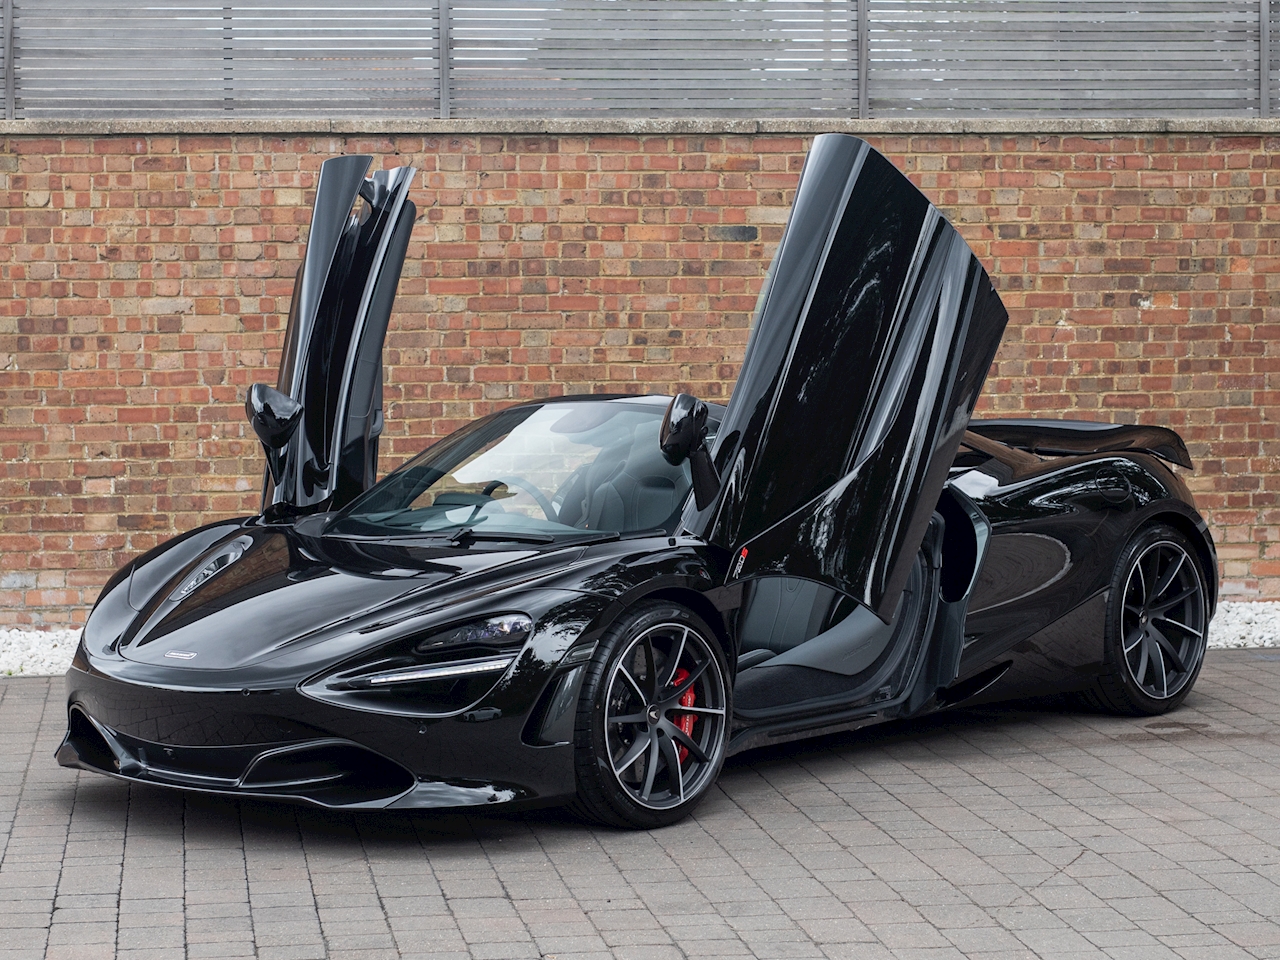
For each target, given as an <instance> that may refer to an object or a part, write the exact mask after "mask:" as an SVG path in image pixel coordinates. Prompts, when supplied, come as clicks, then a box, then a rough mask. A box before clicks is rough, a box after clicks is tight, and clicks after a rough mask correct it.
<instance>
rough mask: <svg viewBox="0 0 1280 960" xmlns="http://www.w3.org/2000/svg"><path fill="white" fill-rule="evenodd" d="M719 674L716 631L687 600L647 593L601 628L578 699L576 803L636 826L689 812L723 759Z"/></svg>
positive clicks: (725, 722)
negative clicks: (646, 599) (655, 598)
mask: <svg viewBox="0 0 1280 960" xmlns="http://www.w3.org/2000/svg"><path fill="white" fill-rule="evenodd" d="M727 678H728V670H727V668H726V666H725V659H724V652H723V651H722V650H721V648H720V644H719V643H718V642H717V641H716V639H715V635H714V634H713V633H712V631H711V629H710V628H709V627H708V626H707V625H706V623H705V622H703V620H702V619H701V618H700V617H698V616H697V615H696V614H695V613H693V612H692V611H690V610H688V609H686V608H685V607H682V606H679V605H677V604H672V603H646V604H643V605H641V606H639V607H637V608H636V609H635V610H634V611H632V612H631V613H629V614H627V615H626V616H624V617H623V618H622V620H620V621H619V622H618V623H616V624H614V626H612V627H611V628H610V629H609V630H607V631H606V632H605V634H604V636H603V637H601V639H600V643H599V645H598V646H597V647H596V652H595V655H594V656H593V657H592V660H591V664H590V665H589V667H588V668H587V675H586V678H585V679H584V681H583V684H582V698H581V700H580V701H579V705H578V717H577V728H576V732H575V740H574V743H575V750H574V754H575V763H576V767H577V780H578V799H577V803H576V807H577V809H578V811H579V812H580V813H582V814H584V815H586V816H588V817H590V818H591V819H594V820H598V821H600V822H602V823H607V824H610V825H613V826H619V827H631V828H635V829H649V828H652V827H661V826H666V825H667V824H671V823H675V822H676V821H678V820H680V819H682V818H684V817H685V816H687V815H688V814H689V812H690V811H691V810H692V809H693V808H694V807H695V806H697V804H698V803H699V802H700V801H701V800H702V799H703V798H704V797H705V796H706V795H707V793H708V792H709V791H710V790H711V788H712V786H713V785H714V784H715V782H716V778H717V777H718V776H719V775H720V768H721V766H722V765H723V763H724V754H725V745H726V743H727V741H728V730H729V718H730V710H731V708H730V697H731V692H730V688H729V685H728V682H727Z"/></svg>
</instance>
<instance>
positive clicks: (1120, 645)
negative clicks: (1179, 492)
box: [1092, 523, 1209, 717]
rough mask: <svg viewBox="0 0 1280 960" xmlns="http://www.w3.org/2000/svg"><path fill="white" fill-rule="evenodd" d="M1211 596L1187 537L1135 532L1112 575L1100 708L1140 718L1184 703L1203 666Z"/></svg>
mask: <svg viewBox="0 0 1280 960" xmlns="http://www.w3.org/2000/svg"><path fill="white" fill-rule="evenodd" d="M1153 580H1154V581H1155V582H1154V583H1152V581H1153ZM1208 596H1209V593H1208V589H1207V587H1206V584H1205V575H1204V571H1203V570H1202V569H1201V568H1200V562H1199V560H1198V559H1197V558H1196V552H1195V548H1194V547H1193V546H1192V544H1191V542H1190V541H1189V540H1188V539H1187V537H1186V536H1185V535H1184V534H1182V533H1181V532H1179V531H1178V530H1175V529H1174V528H1173V527H1170V526H1168V525H1167V524H1163V523H1154V524H1151V525H1149V526H1145V527H1143V528H1142V529H1140V530H1139V531H1138V532H1137V533H1135V534H1134V535H1133V538H1132V539H1131V540H1130V541H1129V543H1128V544H1126V546H1125V548H1124V550H1123V551H1121V553H1120V560H1119V562H1118V563H1117V564H1116V568H1115V572H1114V573H1113V574H1112V576H1111V591H1110V596H1109V597H1108V599H1107V623H1106V632H1105V636H1104V640H1103V642H1104V662H1103V669H1102V673H1101V675H1100V676H1099V678H1098V681H1097V685H1096V687H1095V688H1094V690H1093V691H1092V694H1093V698H1094V699H1095V700H1096V701H1097V705H1098V706H1100V707H1101V708H1102V709H1104V710H1107V711H1109V712H1111V713H1115V714H1120V715H1123V716H1134V717H1141V716H1156V715H1158V714H1161V713H1167V712H1168V711H1170V710H1172V709H1174V708H1175V707H1177V706H1178V705H1179V704H1180V703H1182V701H1183V700H1185V699H1186V698H1187V694H1189V693H1190V692H1191V688H1192V686H1194V684H1195V682H1196V677H1197V676H1199V675H1200V667H1201V666H1202V665H1203V664H1204V652H1205V647H1206V644H1207V643H1208V635H1209V606H1208Z"/></svg>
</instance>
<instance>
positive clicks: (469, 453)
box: [325, 397, 691, 543]
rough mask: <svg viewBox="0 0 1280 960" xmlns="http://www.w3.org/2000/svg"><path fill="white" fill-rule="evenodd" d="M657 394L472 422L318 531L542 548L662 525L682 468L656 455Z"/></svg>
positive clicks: (669, 518)
mask: <svg viewBox="0 0 1280 960" xmlns="http://www.w3.org/2000/svg"><path fill="white" fill-rule="evenodd" d="M666 409H667V400H666V398H663V397H653V398H635V399H627V400H584V401H568V402H559V403H548V404H543V405H540V406H520V407H513V408H511V409H509V410H504V411H502V412H500V413H496V414H493V415H491V416H488V417H484V418H482V419H480V420H477V421H476V422H475V423H472V424H470V425H468V426H466V427H464V428H462V429H461V430H459V431H457V432H456V433H453V434H451V435H450V436H448V437H446V438H445V439H443V440H441V441H439V442H438V443H436V444H434V445H433V446H431V447H429V448H428V449H427V450H425V451H424V452H423V453H421V454H419V455H418V456H417V457H414V458H413V459H412V460H410V461H409V462H408V463H406V464H404V465H403V466H401V467H400V468H399V469H397V470H395V471H394V472H392V473H390V474H388V475H387V476H386V477H385V478H384V479H383V480H382V481H381V482H379V483H378V484H376V485H375V486H373V487H372V488H370V489H369V490H368V491H366V492H365V493H364V494H363V495H362V496H360V497H359V498H357V499H356V500H355V501H354V502H352V503H351V505H350V506H348V507H347V508H346V509H345V510H343V511H342V512H341V513H340V514H339V515H338V516H337V517H335V518H334V519H333V521H332V522H331V523H330V524H329V526H328V528H327V529H326V531H325V533H326V534H327V535H333V536H345V537H403V536H416V537H422V536H435V535H439V536H445V537H453V538H458V539H462V538H474V539H492V540H500V539H514V540H527V541H529V542H535V543H536V542H548V543H549V542H553V541H556V540H560V539H562V538H566V537H574V536H579V537H580V536H582V535H583V533H584V532H585V531H592V532H597V531H598V532H607V533H618V534H627V533H638V532H640V531H650V530H655V529H658V528H664V529H665V528H668V527H672V526H673V525H674V523H675V521H676V519H677V517H678V514H679V511H680V509H681V507H682V506H683V505H684V500H685V496H686V495H687V494H688V492H689V487H690V483H691V481H690V474H689V465H688V463H684V464H681V465H680V466H678V467H673V466H671V465H670V464H669V463H667V462H666V460H665V459H663V456H662V451H661V450H660V448H659V446H658V430H659V427H660V426H661V424H662V418H663V415H664V414H665V413H666Z"/></svg>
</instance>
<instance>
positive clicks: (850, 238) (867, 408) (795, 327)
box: [685, 134, 1007, 672]
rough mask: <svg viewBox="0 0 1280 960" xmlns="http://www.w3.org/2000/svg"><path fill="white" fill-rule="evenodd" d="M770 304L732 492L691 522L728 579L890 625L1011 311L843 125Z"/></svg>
mask: <svg viewBox="0 0 1280 960" xmlns="http://www.w3.org/2000/svg"><path fill="white" fill-rule="evenodd" d="M760 304H761V305H760V308H759V312H758V314H757V318H756V324H755V328H754V329H753V331H752V333H751V339H750V342H749V344H748V346H747V354H746V358H745V360H744V363H743V367H742V372H741V374H740V376H739V378H738V382H737V385H736V386H735V388H734V392H733V397H732V400H731V402H730V404H729V407H728V410H727V412H726V416H725V419H724V421H723V423H722V424H721V426H720V429H719V433H718V436H717V442H716V448H715V450H714V451H713V457H714V460H715V463H716V465H717V468H718V470H719V472H720V475H721V477H722V478H723V486H722V489H721V491H720V496H719V498H718V500H717V501H716V502H715V503H714V504H713V505H712V506H710V507H709V508H708V509H707V510H704V511H702V512H700V513H699V512H695V511H693V510H692V509H691V510H690V512H689V513H688V514H687V515H686V518H685V521H686V523H685V525H686V527H687V528H688V529H690V530H692V531H693V532H695V533H699V534H701V535H702V536H705V537H706V538H707V539H708V540H710V541H711V542H713V543H715V544H718V545H720V546H723V547H725V548H727V549H729V550H731V551H732V552H733V557H732V560H731V563H730V571H729V580H730V581H734V580H751V579H759V578H766V577H770V576H773V577H787V578H802V579H804V580H805V581H809V582H816V583H817V584H821V585H825V586H827V587H829V588H831V589H833V590H835V591H838V592H839V593H840V594H843V595H845V596H847V597H849V598H851V599H852V600H854V601H856V602H857V605H858V607H857V611H861V612H860V613H858V617H859V618H861V619H862V620H863V621H864V623H870V624H871V626H872V627H874V622H888V621H890V620H892V619H893V617H894V611H895V609H896V607H897V604H898V601H899V598H900V597H901V596H902V593H903V588H904V586H905V585H906V584H907V582H908V579H909V577H910V576H911V573H912V570H913V568H914V567H915V566H916V563H917V560H916V557H917V552H918V550H919V548H920V545H921V543H922V542H923V540H924V537H925V534H926V531H927V529H928V527H929V523H930V520H931V518H932V516H933V514H934V510H935V507H936V505H937V504H938V499H939V496H940V494H941V493H942V489H943V486H944V483H945V481H946V478H947V470H948V467H949V465H950V463H951V461H952V458H953V457H954V456H955V453H956V450H957V448H958V446H959V443H960V440H961V436H962V434H963V432H964V429H965V425H966V424H967V423H968V421H969V417H970V414H971V413H972V411H973V407H974V404H975V402H976V401H977V398H978V393H979V391H980V390H981V388H982V384H983V381H984V379H985V377H986V373H987V370H988V368H989V367H990V365H991V362H992V360H993V358H994V356H995V352H996V348H997V346H998V345H999V341H1000V336H1001V334H1002V333H1003V331H1004V326H1005V322H1006V319H1007V314H1006V313H1005V310H1004V307H1003V306H1002V304H1001V303H1000V299H999V296H998V295H997V294H996V293H995V291H994V289H993V288H992V286H991V282H990V280H989V279H988V277H987V274H986V272H985V271H984V270H983V268H982V266H981V264H980V263H979V262H978V260H977V258H976V257H975V256H974V255H973V253H972V251H971V250H970V249H969V247H968V245H967V244H966V243H965V241H964V240H963V239H962V238H961V237H960V235H959V234H958V233H957V232H956V230H955V228H953V227H952V226H951V224H950V223H948V222H947V221H946V219H945V218H944V217H942V215H941V214H939V213H938V211H937V210H936V209H935V208H934V207H933V206H932V205H931V204H930V203H929V201H928V200H927V199H926V198H925V197H924V196H923V195H922V194H921V193H920V191H919V190H917V189H916V188H915V187H914V186H913V185H912V184H911V183H910V181H908V180H907V178H906V177H905V176H904V175H903V174H902V173H900V172H899V171H898V170H897V169H895V168H894V166H893V165H892V164H891V163H890V162H889V161H888V160H886V159H885V158H884V157H882V156H881V155H880V154H878V153H877V152H876V151H874V150H872V149H871V148H870V147H869V146H868V145H867V144H866V143H864V142H863V141H862V140H859V139H857V138H855V137H850V136H845V135H840V134H828V135H824V136H820V137H818V138H816V140H815V141H814V144H813V148H812V149H811V151H810V153H809V156H808V159H807V160H806V163H805V168H804V172H803V173H802V175H801V178H800V184H799V187H798V188H797V192H796V199H795V203H794V205H793V207H792V212H791V217H790V220H789V221H788V224H787V228H786V232H785V234H784V236H783V239H782V242H781V244H780V246H779V249H778V252H777V254H776V256H775V258H774V262H773V265H772V266H771V268H770V274H769V279H768V280H767V281H766V288H765V290H764V291H763V292H762V294H761V298H760ZM857 611H855V612H857ZM870 613H874V614H875V617H871V620H870V621H867V620H866V618H867V617H868V616H869V615H870ZM877 618H878V621H877ZM837 646H839V645H837ZM798 658H800V654H799V653H789V654H788V656H787V657H786V658H785V659H788V660H797V659H798ZM810 659H811V658H810ZM855 660H856V658H855ZM778 662H782V661H778ZM807 665H809V666H815V667H816V666H818V663H816V662H811V663H808V664H807ZM836 669H839V670H840V672H845V671H844V669H843V668H836ZM849 669H850V670H852V667H850V668H849Z"/></svg>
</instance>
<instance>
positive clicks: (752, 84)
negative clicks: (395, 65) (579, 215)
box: [449, 0, 857, 116]
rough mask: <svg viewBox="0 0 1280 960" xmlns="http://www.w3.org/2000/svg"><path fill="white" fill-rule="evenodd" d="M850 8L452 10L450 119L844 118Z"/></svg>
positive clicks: (726, 3) (654, 1) (740, 3)
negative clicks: (635, 116) (611, 116)
mask: <svg viewBox="0 0 1280 960" xmlns="http://www.w3.org/2000/svg"><path fill="white" fill-rule="evenodd" d="M855 5H856V0H543V2H529V0H478V2H477V0H454V2H453V3H452V5H451V10H450V24H449V31H450V37H451V39H452V55H451V65H452V70H451V74H450V96H451V102H452V105H453V109H454V111H455V115H459V116H464V115H465V116H489V115H507V116H516V115H529V114H537V115H541V116H576V115H592V114H602V113H611V114H619V113H621V114H649V115H662V114H672V113H680V114H715V115H736V114H747V115H750V116H797V115H802V114H836V115H840V116H847V115H848V114H849V112H850V107H851V105H852V104H853V103H854V102H855V98H856V96H857V71H856V43H857V35H856V17H855Z"/></svg>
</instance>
